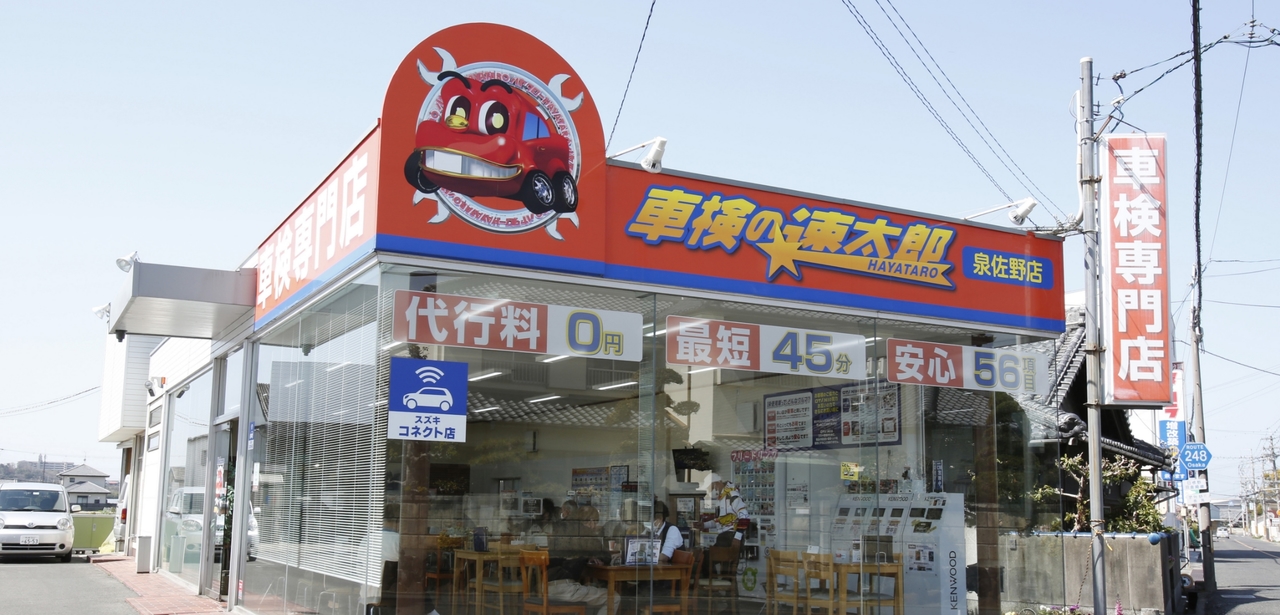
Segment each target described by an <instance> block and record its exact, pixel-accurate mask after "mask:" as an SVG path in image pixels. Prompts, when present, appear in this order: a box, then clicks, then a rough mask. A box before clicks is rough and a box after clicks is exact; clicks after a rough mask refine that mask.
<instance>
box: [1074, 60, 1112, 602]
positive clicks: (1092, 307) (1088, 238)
mask: <svg viewBox="0 0 1280 615" xmlns="http://www.w3.org/2000/svg"><path fill="white" fill-rule="evenodd" d="M1076 137H1077V139H1078V140H1079V147H1080V154H1079V157H1080V170H1079V171H1080V178H1079V180H1080V200H1081V203H1080V211H1081V212H1082V214H1083V216H1084V218H1083V220H1081V222H1082V223H1083V227H1082V230H1083V235H1084V263H1085V283H1084V289H1085V290H1084V351H1085V367H1086V374H1087V376H1088V386H1087V397H1086V401H1085V405H1086V406H1087V407H1088V410H1089V528H1090V530H1092V534H1093V543H1092V546H1093V552H1092V556H1093V612H1094V613H1103V612H1105V611H1106V609H1107V576H1106V570H1107V569H1106V562H1105V555H1106V544H1105V543H1104V542H1103V537H1102V532H1103V531H1104V530H1106V519H1105V518H1104V513H1103V506H1102V361H1101V358H1100V355H1101V354H1102V347H1101V345H1100V344H1099V343H1098V280H1099V278H1098V259H1099V258H1100V257H1101V255H1100V254H1099V252H1098V221H1097V218H1098V211H1097V191H1098V181H1099V179H1098V172H1097V140H1096V139H1095V138H1094V135H1093V58H1081V59H1080V97H1079V101H1078V106H1077V107H1076Z"/></svg>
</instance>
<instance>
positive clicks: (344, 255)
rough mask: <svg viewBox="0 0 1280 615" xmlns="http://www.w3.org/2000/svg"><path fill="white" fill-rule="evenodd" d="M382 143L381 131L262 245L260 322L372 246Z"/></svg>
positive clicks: (257, 319)
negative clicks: (379, 148) (379, 145)
mask: <svg viewBox="0 0 1280 615" xmlns="http://www.w3.org/2000/svg"><path fill="white" fill-rule="evenodd" d="M378 143H379V133H378V132H377V131H376V130H375V131H374V132H373V133H371V134H370V135H369V136H368V138H366V139H365V140H364V141H363V142H362V143H361V144H360V145H358V146H357V147H356V149H355V150H354V151H352V152H351V154H350V155H349V156H347V158H346V159H345V160H343V161H342V164H340V165H338V168H337V169H334V171H333V172H332V173H330V174H329V177H327V178H325V180H324V181H323V182H321V184H320V187H319V188H316V190H315V191H314V192H312V193H311V196H309V197H307V199H306V200H305V201H303V202H302V205H300V206H299V207H298V208H297V209H295V210H294V211H293V214H292V215H291V216H289V219H288V220H285V222H284V224H282V225H280V227H279V228H277V229H276V231H275V233H273V234H272V235H271V237H270V238H268V239H267V240H266V241H265V242H263V243H262V245H261V246H260V247H259V248H258V258H257V261H258V296H257V306H256V307H255V308H254V320H255V322H256V323H257V324H263V323H265V322H266V321H267V320H269V319H270V318H271V316H272V315H273V314H274V313H278V312H279V311H280V310H281V309H283V308H285V307H287V306H288V305H290V304H292V303H293V302H294V300H296V299H299V298H302V297H305V296H306V295H307V294H308V293H307V291H309V290H312V289H314V288H315V287H318V286H319V285H320V284H323V283H324V282H326V281H328V279H329V278H330V277H331V276H332V275H336V274H338V273H340V272H342V271H343V270H344V269H346V267H345V266H338V265H347V264H351V260H352V259H355V258H358V257H360V256H363V255H364V254H366V253H368V252H369V251H370V250H371V249H372V246H373V243H374V231H373V229H374V219H375V215H376V208H377V202H378V179H377V178H378V173H377V168H378Z"/></svg>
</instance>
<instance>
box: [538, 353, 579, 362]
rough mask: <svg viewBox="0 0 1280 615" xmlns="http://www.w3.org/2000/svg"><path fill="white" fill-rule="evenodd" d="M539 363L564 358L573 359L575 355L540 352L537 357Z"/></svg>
mask: <svg viewBox="0 0 1280 615" xmlns="http://www.w3.org/2000/svg"><path fill="white" fill-rule="evenodd" d="M536 358H537V360H538V362H539V363H555V362H556V361H560V360H562V359H572V358H573V355H567V354H540V355H538V356H537V357H536Z"/></svg>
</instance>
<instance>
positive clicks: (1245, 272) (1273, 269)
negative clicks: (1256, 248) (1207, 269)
mask: <svg viewBox="0 0 1280 615" xmlns="http://www.w3.org/2000/svg"><path fill="white" fill-rule="evenodd" d="M1278 269H1280V267H1268V268H1266V269H1255V270H1253V271H1238V272H1236V273H1215V274H1213V275H1207V276H1204V277H1206V278H1230V277H1234V276H1238V275H1253V274H1255V273H1266V272H1268V271H1276V270H1278Z"/></svg>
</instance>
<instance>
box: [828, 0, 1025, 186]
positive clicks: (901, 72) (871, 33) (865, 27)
mask: <svg viewBox="0 0 1280 615" xmlns="http://www.w3.org/2000/svg"><path fill="white" fill-rule="evenodd" d="M840 2H841V3H842V4H844V6H845V9H846V10H848V11H849V14H850V15H853V18H854V19H855V20H857V22H858V25H859V26H861V27H862V31H863V32H866V33H867V36H868V37H869V38H870V39H871V42H872V43H874V44H875V46H876V49H878V50H879V51H880V55H882V56H884V59H885V60H888V61H889V65H890V66H892V67H893V70H894V72H897V73H898V77H900V78H901V79H902V81H903V83H905V84H907V88H908V89H910V90H911V93H912V94H914V95H915V97H916V100H919V101H920V104H922V105H924V108H925V110H926V111H928V112H929V115H932V116H933V119H934V120H936V121H937V122H938V125H939V126H942V129H943V130H944V131H946V133H947V135H948V136H950V137H951V140H952V141H954V142H955V144H956V145H957V146H958V147H959V148H960V149H961V151H963V152H964V153H965V155H966V156H968V157H969V160H970V161H972V162H973V164H974V165H975V166H977V167H978V170H979V171H981V172H982V174H983V175H984V176H986V178H987V181H989V182H991V185H992V186H995V188H996V190H997V191H999V192H1000V194H1002V195H1004V198H1006V199H1008V200H1009V201H1013V197H1011V196H1009V193H1008V192H1006V191H1005V189H1004V187H1002V186H1001V185H1000V182H998V181H996V178H995V177H992V176H991V173H990V172H989V171H987V168H986V167H985V166H983V165H982V163H981V162H979V161H978V158H977V157H976V156H974V155H973V152H972V151H970V150H969V147H968V146H966V145H965V144H964V141H962V140H961V139H960V137H959V135H957V134H956V133H955V131H954V130H952V129H951V126H950V125H949V124H947V121H946V120H944V119H942V116H941V115H939V114H938V110H937V109H934V108H933V105H932V104H931V103H930V102H929V99H928V97H926V96H925V95H924V92H922V91H920V88H919V87H917V86H916V83H915V81H912V80H911V77H910V76H909V75H907V72H906V69H904V68H903V67H902V64H900V63H898V59H897V58H896V57H894V55H893V52H891V51H889V48H888V47H887V46H886V45H885V43H884V41H882V40H880V37H879V36H878V35H876V32H875V29H874V28H872V27H871V23H870V22H868V21H867V19H866V18H865V17H863V15H862V13H861V12H859V11H858V8H857V7H855V6H853V2H852V1H851V0H840Z"/></svg>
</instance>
